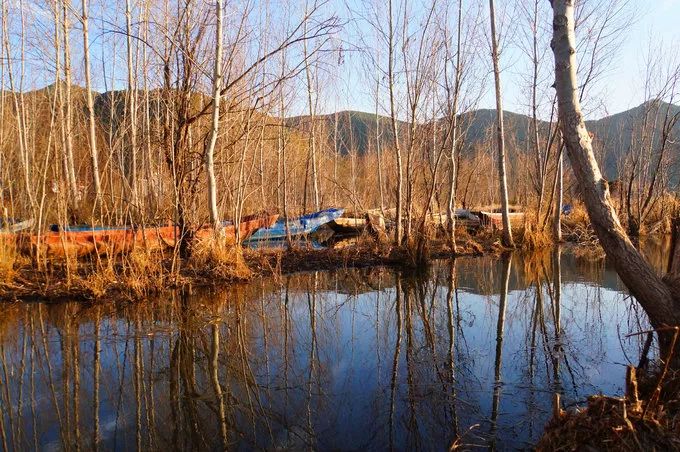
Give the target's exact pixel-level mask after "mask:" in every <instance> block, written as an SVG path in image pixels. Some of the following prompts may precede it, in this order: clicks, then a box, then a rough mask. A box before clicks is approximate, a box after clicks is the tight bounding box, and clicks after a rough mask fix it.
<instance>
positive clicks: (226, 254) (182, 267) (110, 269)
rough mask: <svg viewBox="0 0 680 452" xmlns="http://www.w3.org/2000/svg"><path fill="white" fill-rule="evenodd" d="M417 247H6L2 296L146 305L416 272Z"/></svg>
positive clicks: (430, 255)
mask: <svg viewBox="0 0 680 452" xmlns="http://www.w3.org/2000/svg"><path fill="white" fill-rule="evenodd" d="M414 249H415V247H414V246H410V247H407V246H405V247H394V246H391V245H390V244H387V243H384V242H381V241H379V240H377V239H374V238H373V237H371V236H369V235H363V236H359V237H356V238H354V239H352V240H351V242H349V243H344V244H340V245H336V246H334V247H329V248H325V249H313V248H312V247H311V246H306V245H304V244H302V245H297V246H294V247H293V248H291V249H274V248H262V249H245V248H241V247H222V246H217V245H216V244H215V243H208V242H205V243H202V244H200V246H197V247H195V249H194V250H193V252H192V255H191V258H189V259H186V260H182V259H179V257H178V256H177V253H176V252H174V250H172V249H168V250H165V251H161V252H154V253H147V252H145V251H143V250H134V251H132V252H130V253H128V254H125V255H117V256H112V257H108V258H107V257H98V256H88V257H87V258H80V259H74V258H70V259H60V260H45V259H44V260H42V261H40V262H36V261H34V260H31V259H29V258H28V257H26V256H22V255H20V254H18V253H16V251H15V250H13V249H5V250H2V254H1V255H0V299H2V300H8V301H21V300H25V301H32V300H43V301H60V300H66V299H68V300H71V301H73V300H94V299H100V300H115V299H127V300H142V299H144V298H146V297H148V296H151V295H153V294H158V293H161V292H163V291H166V290H173V289H178V288H181V287H183V286H186V285H199V286H203V285H224V284H230V283H234V282H243V281H248V280H249V279H251V278H254V277H258V276H276V275H283V274H289V273H293V272H297V271H307V270H332V269H338V268H349V267H372V266H394V267H415V266H418V265H422V263H420V264H418V263H417V260H416V257H415V251H414ZM501 251H503V248H502V247H501V246H500V239H499V237H498V236H497V234H484V235H480V236H479V237H477V236H476V237H474V238H473V237H471V236H469V235H467V234H463V233H461V238H460V239H459V241H458V245H457V249H456V252H453V251H452V250H451V249H450V247H449V245H448V244H447V243H446V242H445V241H444V240H442V239H439V238H432V239H429V240H428V241H427V243H426V251H425V252H426V260H429V259H443V258H453V257H459V256H474V255H482V254H493V253H499V252H501Z"/></svg>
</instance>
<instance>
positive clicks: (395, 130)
mask: <svg viewBox="0 0 680 452" xmlns="http://www.w3.org/2000/svg"><path fill="white" fill-rule="evenodd" d="M388 26H389V28H390V29H389V31H388V39H389V44H388V47H389V49H388V54H389V55H388V60H389V61H388V69H387V79H388V81H387V83H388V85H389V96H390V122H391V124H392V136H393V137H394V153H395V156H396V159H397V193H396V197H397V206H396V207H397V215H396V218H395V221H396V228H395V233H394V243H395V244H396V245H397V246H399V245H401V242H402V216H403V212H402V210H403V206H402V202H401V201H402V191H403V180H402V179H403V169H402V166H403V164H402V161H401V145H400V143H399V127H398V125H397V111H396V106H395V99H394V24H393V19H392V0H389V24H388Z"/></svg>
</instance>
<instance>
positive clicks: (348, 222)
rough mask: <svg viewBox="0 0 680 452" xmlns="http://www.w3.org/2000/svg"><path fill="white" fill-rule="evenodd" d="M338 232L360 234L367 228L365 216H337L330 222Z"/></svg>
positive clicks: (329, 224) (331, 226)
mask: <svg viewBox="0 0 680 452" xmlns="http://www.w3.org/2000/svg"><path fill="white" fill-rule="evenodd" d="M328 226H330V228H331V229H332V230H333V231H334V232H335V233H336V234H359V233H361V232H362V231H363V230H364V229H366V219H365V218H345V217H342V218H336V219H335V220H333V221H331V222H330V223H328Z"/></svg>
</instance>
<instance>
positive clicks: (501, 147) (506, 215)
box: [489, 0, 515, 248]
mask: <svg viewBox="0 0 680 452" xmlns="http://www.w3.org/2000/svg"><path fill="white" fill-rule="evenodd" d="M489 19H490V21H491V56H492V59H493V75H494V81H495V85H496V121H497V126H496V134H497V142H498V179H499V180H498V182H499V184H500V192H501V210H502V214H503V245H505V246H507V247H510V248H514V246H515V242H514V241H513V239H512V229H511V226H510V212H509V208H508V182H507V178H506V169H505V130H504V124H503V101H502V94H501V75H500V66H499V55H498V42H497V40H496V17H495V11H494V0H489Z"/></svg>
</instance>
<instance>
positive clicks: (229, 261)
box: [187, 238, 252, 280]
mask: <svg viewBox="0 0 680 452" xmlns="http://www.w3.org/2000/svg"><path fill="white" fill-rule="evenodd" d="M187 268H188V269H189V270H190V271H192V272H194V273H196V274H197V275H200V276H203V277H207V278H219V279H222V280H246V279H249V278H250V277H251V276H252V271H251V269H250V268H249V267H248V265H247V264H246V260H245V258H244V254H243V249H242V248H241V247H240V246H225V245H224V244H223V243H221V241H220V240H219V239H216V238H209V239H204V240H201V241H199V242H198V243H196V244H195V245H194V246H193V248H192V252H191V257H190V258H189V261H188V262H187Z"/></svg>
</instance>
